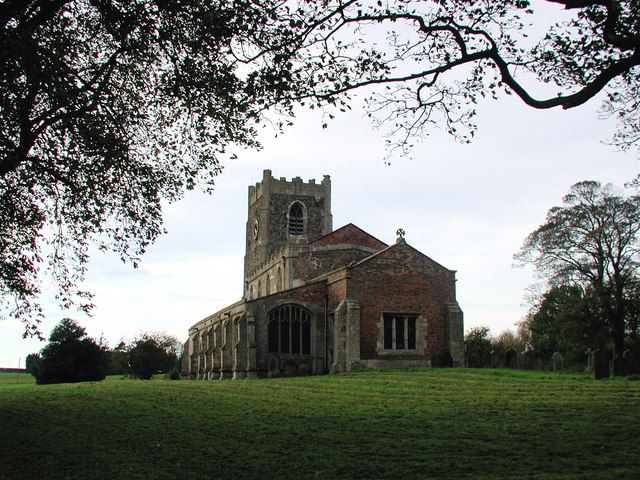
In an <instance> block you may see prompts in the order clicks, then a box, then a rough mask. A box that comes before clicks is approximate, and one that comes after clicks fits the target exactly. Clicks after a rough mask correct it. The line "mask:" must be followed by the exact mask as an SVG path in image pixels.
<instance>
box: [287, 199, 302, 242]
mask: <svg viewBox="0 0 640 480" xmlns="http://www.w3.org/2000/svg"><path fill="white" fill-rule="evenodd" d="M289 233H290V234H291V235H302V234H303V233H304V210H303V208H302V204H301V203H300V202H294V203H293V205H291V207H290V208H289Z"/></svg>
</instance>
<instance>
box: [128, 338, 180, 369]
mask: <svg viewBox="0 0 640 480" xmlns="http://www.w3.org/2000/svg"><path fill="white" fill-rule="evenodd" d="M180 349H181V344H180V342H179V341H178V340H177V339H176V338H175V337H173V336H171V335H168V334H166V333H163V332H157V333H146V334H143V335H141V337H140V338H138V339H136V340H134V342H133V343H132V344H131V345H130V346H129V348H128V350H127V354H126V362H127V371H128V372H129V373H130V374H131V375H133V376H135V377H138V378H141V379H142V380H150V379H151V377H152V375H153V374H155V373H159V372H169V371H170V370H171V369H173V368H175V367H176V366H177V362H178V357H179V355H180Z"/></svg>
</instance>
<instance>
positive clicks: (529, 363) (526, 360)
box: [522, 350, 536, 370]
mask: <svg viewBox="0 0 640 480" xmlns="http://www.w3.org/2000/svg"><path fill="white" fill-rule="evenodd" d="M522 362H523V364H524V368H525V369H527V370H533V369H534V368H536V354H535V352H534V351H533V350H527V351H526V352H524V353H523V354H522Z"/></svg>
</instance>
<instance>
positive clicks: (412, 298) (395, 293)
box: [347, 243, 455, 360]
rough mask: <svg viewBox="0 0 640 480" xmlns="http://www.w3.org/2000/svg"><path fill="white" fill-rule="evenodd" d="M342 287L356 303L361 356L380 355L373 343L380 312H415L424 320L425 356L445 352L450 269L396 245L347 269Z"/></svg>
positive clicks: (451, 291) (451, 297) (451, 299)
mask: <svg viewBox="0 0 640 480" xmlns="http://www.w3.org/2000/svg"><path fill="white" fill-rule="evenodd" d="M347 289H348V290H347V292H348V297H349V298H352V299H355V300H357V301H358V302H359V303H360V307H361V311H360V315H361V316H360V355H361V358H362V359H376V358H379V357H378V354H377V351H376V343H377V340H378V321H379V319H380V315H381V314H382V313H383V312H396V313H417V314H419V315H422V316H423V317H424V318H425V320H426V322H427V331H426V336H427V351H426V359H427V360H429V359H431V357H432V356H433V355H434V354H439V353H444V352H446V351H447V348H448V347H447V332H446V323H445V304H446V303H452V302H454V301H455V297H454V273H453V272H452V271H450V270H447V269H445V268H444V267H442V266H440V265H438V264H437V263H435V262H433V261H432V260H430V259H429V258H427V257H425V256H424V255H422V254H420V253H419V252H418V251H417V250H415V249H413V248H412V247H410V246H408V245H407V244H405V243H399V244H397V245H395V246H394V247H393V248H390V249H388V250H386V251H385V252H383V253H380V254H379V255H377V256H376V257H374V258H372V259H371V260H368V261H366V262H364V263H362V264H361V265H358V266H357V267H354V268H352V270H351V278H350V279H349V280H348V287H347ZM417 341H419V342H420V341H424V340H423V339H417ZM385 358H389V357H388V356H387V357H385Z"/></svg>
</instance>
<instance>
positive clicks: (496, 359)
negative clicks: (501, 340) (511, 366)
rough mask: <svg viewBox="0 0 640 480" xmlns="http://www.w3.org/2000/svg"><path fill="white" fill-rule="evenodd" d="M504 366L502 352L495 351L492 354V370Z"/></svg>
mask: <svg viewBox="0 0 640 480" xmlns="http://www.w3.org/2000/svg"><path fill="white" fill-rule="evenodd" d="M501 366H502V355H500V352H496V351H495V350H493V351H492V352H491V368H498V367H501Z"/></svg>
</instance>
